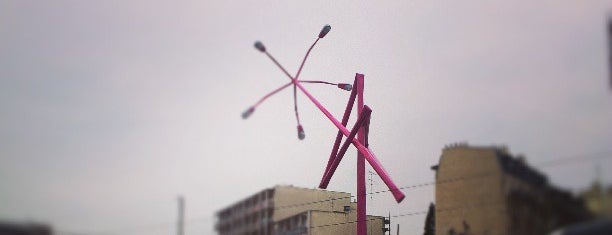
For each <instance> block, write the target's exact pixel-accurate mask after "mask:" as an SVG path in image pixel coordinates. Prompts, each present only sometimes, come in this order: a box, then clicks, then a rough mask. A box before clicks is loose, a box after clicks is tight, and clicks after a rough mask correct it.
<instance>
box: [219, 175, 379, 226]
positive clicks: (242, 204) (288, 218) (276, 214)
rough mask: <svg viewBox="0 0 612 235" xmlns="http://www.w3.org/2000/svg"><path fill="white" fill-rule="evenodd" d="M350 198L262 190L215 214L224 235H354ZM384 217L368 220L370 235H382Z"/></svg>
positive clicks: (283, 188) (329, 193)
mask: <svg viewBox="0 0 612 235" xmlns="http://www.w3.org/2000/svg"><path fill="white" fill-rule="evenodd" d="M355 207H356V205H355V203H353V202H351V194H350V193H343V192H333V191H326V190H318V189H307V188H298V187H293V186H275V187H273V188H269V189H265V190H262V191H261V192H259V193H256V194H254V195H251V196H249V197H247V198H245V199H243V200H241V201H239V202H236V203H234V204H232V205H230V206H228V207H226V208H224V209H221V210H220V211H218V212H217V213H216V216H217V222H216V225H215V229H216V230H217V232H218V233H219V234H221V235H226V234H227V235H229V234H231V235H243V234H244V235H251V234H253V235H268V234H278V235H289V234H291V235H298V234H309V235H315V234H355V227H356V223H355V221H356V220H357V215H356V210H355ZM383 227H384V217H376V216H369V217H368V230H369V231H371V232H368V234H372V235H382V234H383Z"/></svg>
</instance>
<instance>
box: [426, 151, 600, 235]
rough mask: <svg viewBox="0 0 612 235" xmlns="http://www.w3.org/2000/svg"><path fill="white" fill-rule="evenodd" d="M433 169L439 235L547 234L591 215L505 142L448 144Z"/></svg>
mask: <svg viewBox="0 0 612 235" xmlns="http://www.w3.org/2000/svg"><path fill="white" fill-rule="evenodd" d="M432 168H433V169H434V170H436V213H435V231H436V232H435V233H436V234H437V235H449V234H466V235H467V234H478V235H480V234H482V235H485V234H486V235H515V234H522V235H531V234H533V235H536V234H546V233H548V232H550V231H552V230H554V229H555V228H558V227H561V226H563V225H566V224H570V223H574V222H578V221H582V220H584V219H586V218H588V217H589V214H588V212H587V211H586V210H585V208H584V205H583V203H582V201H581V200H578V199H576V198H575V197H573V196H572V195H571V194H570V193H568V192H565V191H561V190H559V189H556V188H555V187H553V186H551V185H550V184H549V183H548V180H547V178H546V177H545V176H544V175H543V174H541V173H539V172H538V171H536V170H535V169H533V168H532V167H530V166H529V165H527V164H526V162H525V160H524V158H523V157H515V156H512V155H511V154H510V153H509V152H508V151H507V149H506V148H505V147H473V146H468V145H467V144H457V145H452V146H448V147H446V148H444V149H443V151H442V156H441V157H440V161H439V164H438V165H437V166H434V167H432Z"/></svg>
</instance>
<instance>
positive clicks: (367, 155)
mask: <svg viewBox="0 0 612 235" xmlns="http://www.w3.org/2000/svg"><path fill="white" fill-rule="evenodd" d="M356 76H363V74H357V75H356ZM293 82H294V84H295V85H296V86H297V87H298V88H299V89H300V90H301V91H302V92H303V93H304V95H306V96H307V97H308V99H310V101H312V103H314V104H315V106H317V108H319V110H321V112H323V114H324V115H325V116H326V117H327V118H328V119H329V120H330V121H331V122H332V123H333V124H334V125H335V126H336V128H338V130H339V131H341V132H342V134H343V135H344V136H346V137H348V136H349V135H350V131H349V130H348V129H346V127H345V126H343V125H342V124H341V123H340V122H339V121H338V120H337V119H336V118H334V116H333V115H332V114H331V113H330V112H329V111H327V109H325V107H323V105H321V103H319V101H318V100H317V99H316V98H314V97H313V96H312V95H311V94H310V93H309V92H308V91H307V90H306V89H305V88H304V87H303V86H302V85H301V84H300V83H299V81H297V80H294V81H293ZM351 142H352V143H353V145H354V146H355V147H356V148H357V150H358V151H359V152H360V153H361V154H363V155H364V157H365V158H366V160H367V161H368V163H370V165H371V166H372V168H374V171H376V173H377V174H378V175H379V176H380V178H381V179H382V180H383V182H384V183H385V184H386V185H387V187H388V188H389V190H390V191H391V193H392V194H393V197H394V198H395V201H397V202H398V203H399V202H401V201H402V200H404V198H405V197H406V196H405V195H404V193H403V192H402V191H400V190H399V189H398V188H397V186H396V185H395V183H394V182H393V180H391V178H390V177H389V174H388V173H387V171H385V169H384V168H383V167H382V166H381V165H380V163H379V162H378V160H377V159H376V156H375V155H374V154H373V153H372V152H371V151H370V150H369V149H368V148H366V147H365V146H363V145H362V144H361V143H359V141H358V140H357V139H353V140H352V141H351ZM327 177H331V176H329V175H328V176H327Z"/></svg>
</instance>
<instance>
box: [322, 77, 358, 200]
mask: <svg viewBox="0 0 612 235" xmlns="http://www.w3.org/2000/svg"><path fill="white" fill-rule="evenodd" d="M353 86H355V87H357V79H355V81H354V82H353ZM356 96H357V89H353V90H352V91H351V95H350V97H349V100H348V103H347V104H346V108H345V109H344V115H343V116H342V125H343V126H346V124H348V120H349V117H350V116H351V111H352V110H353V105H354V104H355V97H356ZM341 140H342V131H340V130H338V134H337V135H336V140H335V141H334V146H333V147H332V151H331V154H330V155H329V160H327V166H326V167H325V172H324V173H323V177H325V176H326V175H327V171H329V167H330V166H331V164H332V162H334V158H335V157H336V155H337V154H338V148H339V147H340V141H341ZM321 182H323V179H321ZM321 188H323V189H324V188H327V187H321Z"/></svg>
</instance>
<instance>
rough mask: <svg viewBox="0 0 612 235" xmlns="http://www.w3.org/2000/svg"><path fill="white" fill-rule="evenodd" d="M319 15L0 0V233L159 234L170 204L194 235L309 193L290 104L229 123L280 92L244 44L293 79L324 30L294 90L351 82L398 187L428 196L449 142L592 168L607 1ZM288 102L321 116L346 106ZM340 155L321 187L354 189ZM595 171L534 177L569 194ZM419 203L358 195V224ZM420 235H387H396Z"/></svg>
mask: <svg viewBox="0 0 612 235" xmlns="http://www.w3.org/2000/svg"><path fill="white" fill-rule="evenodd" d="M328 2H329V1H303V2H299V3H298V2H294V1H248V2H237V1H178V2H177V1H167V2H161V1H0V219H2V220H16V221H40V222H45V223H50V224H52V225H53V226H54V228H55V229H57V230H59V231H63V232H76V233H79V234H169V233H172V232H173V231H174V221H175V220H176V197H177V195H179V194H182V195H185V197H186V201H187V224H186V226H187V234H210V233H212V231H213V224H214V217H213V216H214V212H215V211H217V210H219V209H220V208H223V207H224V206H226V205H229V204H230V203H232V202H235V201H236V200H239V199H241V198H244V197H246V196H248V195H251V194H253V193H255V192H258V191H260V190H262V189H264V188H267V187H272V186H274V185H277V184H293V185H296V186H301V187H309V188H314V187H316V186H317V185H318V181H319V180H320V178H321V175H322V172H323V170H324V168H325V164H326V163H327V157H328V154H329V151H330V149H331V145H332V142H333V138H334V137H335V132H336V130H335V127H334V126H332V125H331V123H329V121H327V119H325V118H324V117H323V115H322V114H321V113H320V112H319V111H318V110H317V109H316V108H315V106H314V105H312V104H311V103H309V102H308V101H307V100H306V98H305V97H304V96H299V98H298V99H299V101H298V102H299V104H300V115H301V119H302V124H303V125H304V128H305V130H306V136H307V137H306V139H305V140H303V141H299V140H298V139H297V136H296V127H295V126H296V124H295V119H294V117H293V107H292V102H293V101H292V93H291V92H290V89H288V90H286V91H284V92H281V93H279V94H278V95H277V96H275V97H272V98H271V99H269V100H268V101H267V102H266V103H264V104H263V105H262V106H260V108H258V110H257V111H256V112H255V114H253V116H252V117H251V118H250V119H249V120H246V121H245V120H242V119H241V118H240V113H241V112H242V111H244V110H245V109H246V108H247V107H248V106H250V105H251V104H253V103H254V102H255V101H256V100H257V99H258V98H260V97H261V96H262V95H264V94H265V93H266V92H268V91H270V90H272V89H274V88H276V87H278V86H280V85H282V84H283V83H284V82H287V78H286V77H285V76H284V75H283V74H282V73H281V72H280V71H279V70H278V69H277V68H276V67H275V66H274V64H273V63H271V62H270V61H269V60H268V59H267V58H266V57H265V56H264V55H263V54H261V53H259V52H257V51H256V50H255V49H254V48H253V42H254V41H255V40H261V41H263V42H264V44H265V45H266V46H267V48H268V50H269V51H270V52H271V53H272V54H273V55H275V56H276V57H277V59H278V60H279V61H280V62H281V63H282V64H283V65H285V66H286V67H287V68H288V69H289V70H290V72H291V73H294V72H295V71H296V70H297V67H298V66H299V62H300V60H301V58H302V56H303V55H304V53H305V52H306V49H307V48H308V46H310V44H311V43H312V42H313V40H314V39H315V38H316V36H317V34H318V32H319V30H320V29H321V28H322V26H323V25H325V24H330V25H331V26H332V30H331V32H330V33H329V34H328V35H327V36H326V37H325V38H324V39H323V40H321V41H320V42H319V43H318V45H317V47H316V48H315V49H314V51H313V52H312V53H311V57H310V60H309V61H308V62H307V64H306V67H305V69H304V71H303V72H302V75H301V78H303V79H310V80H328V81H332V82H347V83H351V82H352V81H353V78H354V76H355V73H363V74H365V79H366V80H365V84H366V87H365V89H366V90H365V99H366V104H368V105H369V106H370V107H371V108H372V109H373V113H372V122H371V128H370V130H371V131H370V144H371V148H372V149H373V150H374V151H375V152H376V153H377V155H378V157H379V158H380V161H381V162H382V164H383V165H384V167H385V168H386V169H387V170H388V172H389V173H390V175H391V177H392V178H393V179H394V180H395V182H396V184H397V185H398V186H405V185H413V184H419V183H425V182H431V181H432V180H434V174H433V172H432V171H431V170H430V169H429V167H430V166H431V165H435V164H437V161H438V157H439V156H440V153H441V149H442V148H443V147H444V146H445V145H447V144H451V143H454V142H468V143H470V144H473V145H492V144H496V145H502V144H503V145H507V146H508V147H509V148H510V151H511V152H513V153H517V154H524V155H525V156H526V157H527V161H528V162H529V163H532V164H537V163H540V162H545V161H548V160H554V159H560V158H567V157H572V156H585V157H593V156H600V155H602V154H604V155H605V154H606V153H607V154H608V155H610V152H611V151H612V121H610V120H612V90H611V89H610V84H609V83H610V81H608V67H607V53H606V52H607V47H606V46H607V44H606V43H607V41H606V33H605V29H606V28H605V22H606V18H607V15H608V13H610V12H611V11H612V1H609V0H608V1H604V0H602V1H598V0H589V1H570V0H568V1H564V0H562V1H533V0H524V1H423V0H411V1H393V2H377V3H374V2H365V1H360V2H356V1H336V2H334V3H328ZM305 86H306V87H307V88H308V89H309V90H310V91H311V92H312V93H313V94H314V95H315V96H316V97H318V98H319V99H320V100H321V102H322V103H323V104H324V105H326V106H327V107H328V108H329V110H330V111H332V113H334V114H335V115H336V116H338V117H340V116H341V114H342V112H343V107H344V105H345V104H346V100H347V98H348V95H349V93H348V92H343V91H341V90H339V89H337V88H333V87H331V86H319V85H305ZM353 121H354V119H353ZM353 121H351V123H352V122H353ZM351 125H352V124H351ZM354 155H355V150H354V149H350V150H349V152H348V153H347V156H350V157H347V158H345V159H344V160H343V163H342V164H341V165H340V167H339V169H338V171H337V172H336V175H335V176H334V178H333V179H332V181H331V184H330V185H329V189H330V190H335V191H347V192H351V193H353V194H354V193H355V175H356V174H355V158H354V157H353V156H354ZM611 164H612V160H610V159H609V158H608V159H600V160H583V161H576V162H572V163H570V164H564V165H559V166H555V167H546V168H541V170H542V171H543V172H545V173H546V174H548V176H549V178H550V179H551V181H552V183H554V184H555V185H560V186H562V187H564V188H567V189H570V190H573V191H577V190H579V189H582V188H585V187H586V186H587V185H588V184H590V182H591V181H592V180H593V179H594V178H595V175H596V174H595V168H596V166H597V165H601V166H610V165H611ZM608 170H609V168H606V167H603V169H602V171H601V172H602V178H603V179H604V180H605V181H606V182H608V183H610V182H612V174H610V173H609V172H608ZM384 189H385V187H384V185H383V184H382V181H381V180H380V179H377V178H375V180H374V182H373V190H374V191H378V190H384ZM433 192H434V187H431V186H430V187H422V188H417V189H409V190H406V191H405V193H406V199H405V200H404V202H402V203H401V204H400V205H397V204H396V203H395V202H394V201H393V198H392V196H391V195H390V194H388V193H383V194H376V195H375V196H374V197H373V199H371V201H369V202H368V203H369V207H368V213H370V214H376V215H386V214H387V213H388V212H390V213H391V214H392V215H397V214H403V213H408V212H413V211H423V210H426V209H427V206H428V204H429V202H432V201H433V200H434V199H433V195H434V194H433ZM423 221H424V215H418V216H407V217H402V218H398V219H395V220H394V221H393V224H395V223H400V224H401V226H402V227H401V231H402V232H403V233H404V232H405V233H412V234H414V233H420V232H421V231H422V228H423ZM394 228H395V226H394ZM60 234H61V233H60Z"/></svg>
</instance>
